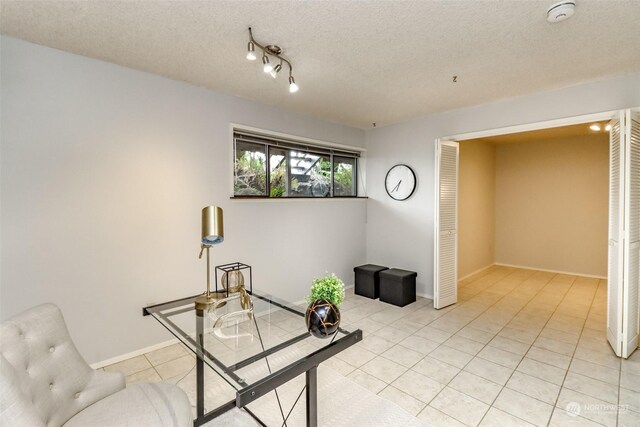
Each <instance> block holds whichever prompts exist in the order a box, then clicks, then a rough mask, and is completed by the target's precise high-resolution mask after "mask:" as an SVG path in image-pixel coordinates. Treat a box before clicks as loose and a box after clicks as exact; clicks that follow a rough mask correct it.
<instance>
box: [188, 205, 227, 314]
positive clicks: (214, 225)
mask: <svg viewBox="0 0 640 427" xmlns="http://www.w3.org/2000/svg"><path fill="white" fill-rule="evenodd" d="M223 240H224V226H223V222H222V208H220V207H218V206H207V207H206V208H203V209H202V239H201V244H200V256H199V258H202V252H204V251H205V250H206V251H207V291H206V292H205V293H204V294H202V295H200V296H199V297H198V298H196V301H195V304H196V310H206V309H208V308H209V307H211V306H212V305H213V304H214V303H215V302H216V300H218V299H219V298H222V297H224V295H219V294H217V293H216V292H211V257H210V255H209V250H210V249H211V246H213V245H217V244H218V243H222V242H223Z"/></svg>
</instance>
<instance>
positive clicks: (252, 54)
mask: <svg viewBox="0 0 640 427" xmlns="http://www.w3.org/2000/svg"><path fill="white" fill-rule="evenodd" d="M256 46H257V47H258V48H260V50H261V51H262V70H263V71H264V72H265V73H267V74H269V75H270V76H271V77H273V78H274V79H275V78H277V77H278V74H279V73H280V71H282V65H283V63H286V64H287V66H288V67H289V92H291V93H294V92H297V91H298V89H299V87H298V85H297V84H296V81H295V80H294V78H293V67H292V66H291V62H289V60H287V59H286V58H285V57H284V56H282V48H281V47H280V46H276V45H266V46H264V45H261V44H260V43H258V42H257V41H255V39H254V38H253V33H252V32H251V27H249V44H248V45H247V59H248V60H249V61H254V60H255V59H256V58H257V56H256ZM270 56H271V57H273V58H275V59H279V60H280V63H279V64H276V65H275V66H274V65H273V64H272V63H271V61H270V60H269V57H270Z"/></svg>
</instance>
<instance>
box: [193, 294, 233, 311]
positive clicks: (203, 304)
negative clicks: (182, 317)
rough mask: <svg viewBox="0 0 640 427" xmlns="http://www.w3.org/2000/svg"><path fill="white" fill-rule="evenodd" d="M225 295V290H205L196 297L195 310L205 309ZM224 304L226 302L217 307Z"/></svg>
mask: <svg viewBox="0 0 640 427" xmlns="http://www.w3.org/2000/svg"><path fill="white" fill-rule="evenodd" d="M226 296H227V292H226V291H217V292H209V293H208V294H207V293H206V292H205V293H204V294H202V295H200V296H199V297H198V298H196V300H195V304H196V310H207V309H208V308H209V307H211V306H212V305H213V304H215V302H216V301H217V300H219V299H222V298H226ZM225 304H226V302H225V303H223V304H222V305H220V306H219V307H223V306H224V305H225Z"/></svg>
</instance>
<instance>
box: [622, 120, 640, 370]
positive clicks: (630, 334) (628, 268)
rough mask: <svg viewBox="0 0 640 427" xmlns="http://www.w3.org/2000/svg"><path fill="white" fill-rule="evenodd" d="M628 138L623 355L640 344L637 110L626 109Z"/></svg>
mask: <svg viewBox="0 0 640 427" xmlns="http://www.w3.org/2000/svg"><path fill="white" fill-rule="evenodd" d="M624 116H625V117H624V132H622V134H621V136H622V137H624V139H625V144H624V145H625V151H626V153H625V161H626V168H625V169H626V171H625V215H624V217H625V222H624V230H625V238H624V244H623V246H624V249H623V252H624V266H623V278H624V280H623V281H624V290H623V301H624V303H623V315H622V357H625V358H626V357H629V356H630V355H631V353H633V352H634V351H635V349H636V348H638V326H639V325H638V318H639V314H640V313H639V312H638V311H639V307H638V302H639V299H638V290H639V288H640V121H639V120H638V114H635V113H633V112H631V111H630V110H626V111H625V113H624Z"/></svg>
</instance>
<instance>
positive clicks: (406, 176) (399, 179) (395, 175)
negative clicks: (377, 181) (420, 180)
mask: <svg viewBox="0 0 640 427" xmlns="http://www.w3.org/2000/svg"><path fill="white" fill-rule="evenodd" d="M384 187H385V188H386V190H387V194H388V195H389V197H391V198H392V199H394V200H407V199H408V198H409V197H411V195H412V194H413V192H414V191H415V189H416V174H415V173H414V172H413V169H411V168H410V167H409V166H407V165H395V166H394V167H392V168H391V169H389V172H387V177H386V178H385V179H384Z"/></svg>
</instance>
